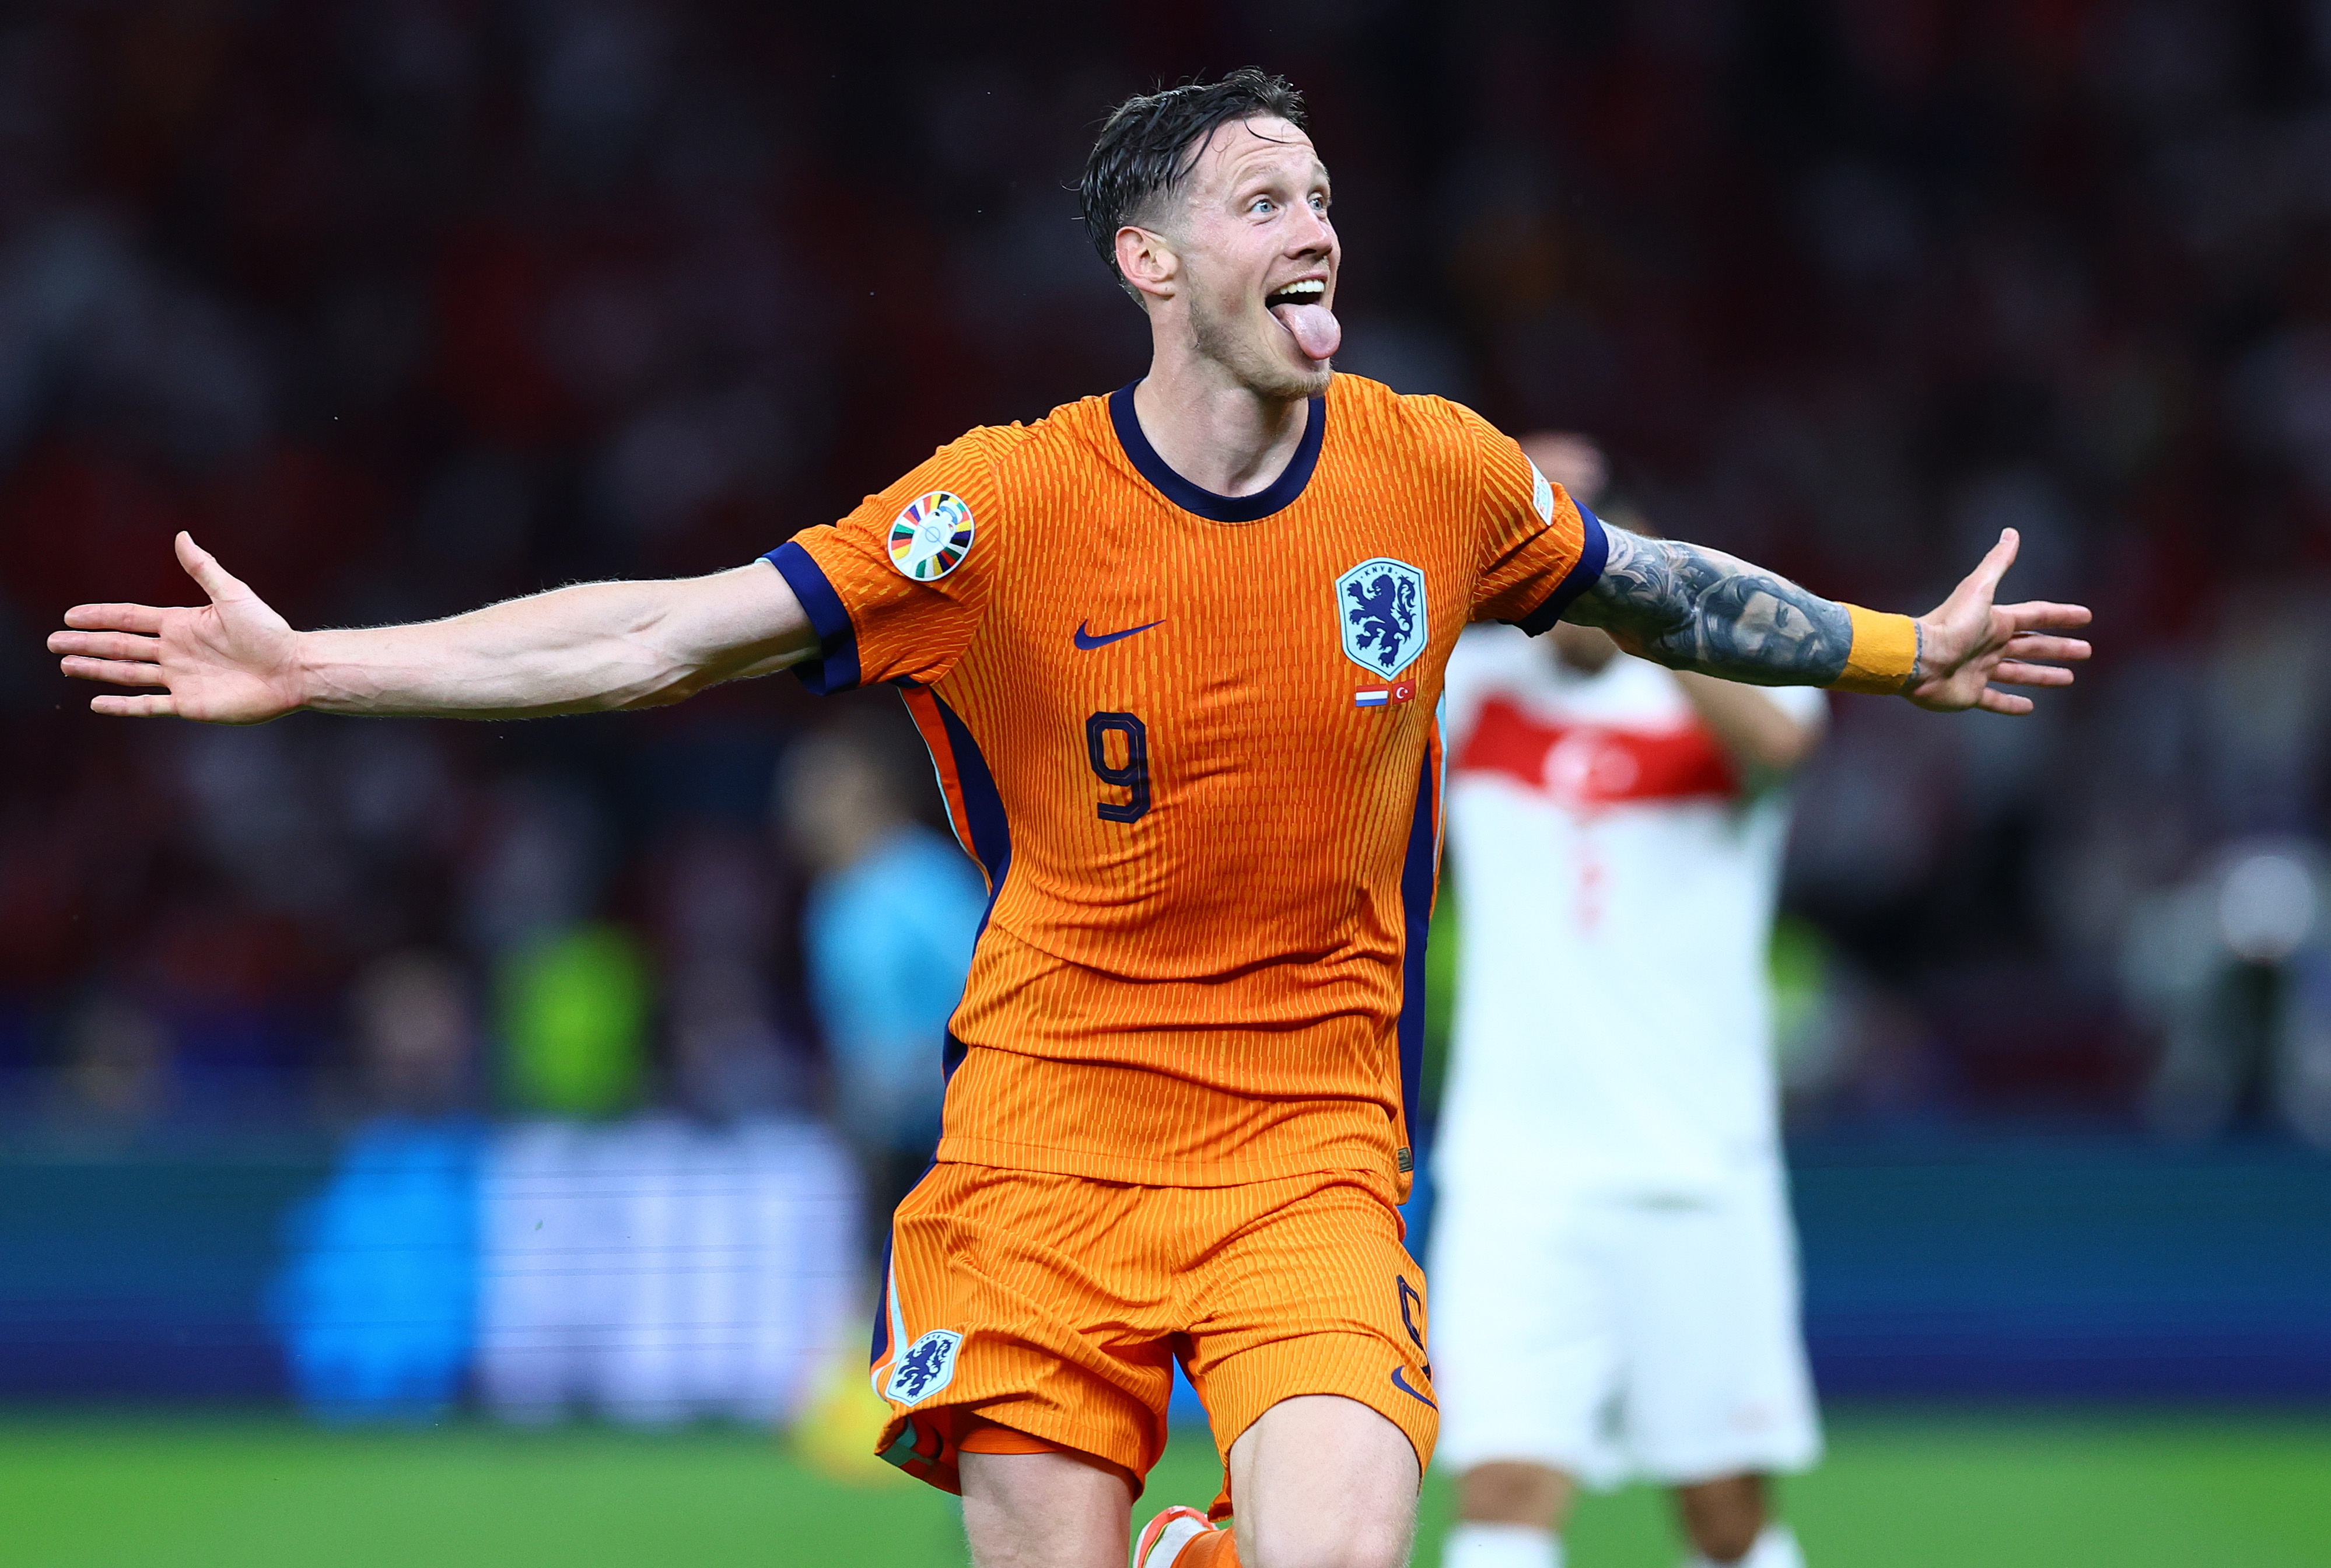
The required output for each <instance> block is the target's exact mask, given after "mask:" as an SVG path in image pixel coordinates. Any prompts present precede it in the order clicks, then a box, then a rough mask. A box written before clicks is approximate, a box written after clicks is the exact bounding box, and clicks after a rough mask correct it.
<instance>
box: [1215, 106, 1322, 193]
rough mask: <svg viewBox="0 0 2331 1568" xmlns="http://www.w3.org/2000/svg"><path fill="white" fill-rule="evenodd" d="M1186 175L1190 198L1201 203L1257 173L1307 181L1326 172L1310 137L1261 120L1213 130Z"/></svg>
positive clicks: (1285, 124)
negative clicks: (1280, 175)
mask: <svg viewBox="0 0 2331 1568" xmlns="http://www.w3.org/2000/svg"><path fill="white" fill-rule="evenodd" d="M1191 173H1192V176H1193V177H1192V179H1191V181H1190V195H1191V196H1192V198H1193V199H1194V200H1197V201H1201V202H1204V201H1208V200H1210V199H1213V198H1216V197H1219V196H1220V195H1223V193H1224V192H1225V190H1227V189H1228V188H1229V187H1231V186H1233V185H1239V184H1241V183H1242V182H1244V181H1246V180H1249V179H1252V178H1254V177H1255V176H1259V175H1268V174H1285V175H1290V176H1293V177H1295V178H1297V179H1299V180H1302V181H1305V182H1307V183H1308V181H1309V180H1311V179H1312V178H1313V177H1314V176H1317V177H1318V178H1321V179H1325V178H1326V177H1327V166H1326V165H1324V164H1322V163H1321V162H1320V161H1319V154H1318V149H1317V148H1315V147H1312V145H1311V138H1309V137H1308V136H1306V135H1304V134H1303V133H1302V132H1301V131H1300V130H1299V129H1297V128H1295V127H1294V126H1292V125H1289V123H1288V122H1287V121H1285V120H1283V119H1268V118H1265V119H1249V120H1240V121H1237V122H1235V123H1233V124H1230V125H1225V126H1221V127H1218V128H1216V129H1215V131H1214V134H1213V138H1211V139H1210V140H1209V141H1208V142H1207V144H1206V150H1205V152H1204V154H1203V155H1201V156H1200V157H1199V159H1198V166H1197V167H1196V168H1195V169H1194V170H1192V171H1191Z"/></svg>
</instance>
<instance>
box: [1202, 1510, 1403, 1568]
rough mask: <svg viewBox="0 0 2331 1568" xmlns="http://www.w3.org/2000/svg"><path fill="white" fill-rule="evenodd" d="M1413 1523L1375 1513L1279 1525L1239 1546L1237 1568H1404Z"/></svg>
mask: <svg viewBox="0 0 2331 1568" xmlns="http://www.w3.org/2000/svg"><path fill="white" fill-rule="evenodd" d="M1364 1515H1367V1516H1364ZM1414 1524H1415V1521H1414V1520H1413V1518H1410V1517H1408V1516H1405V1515H1402V1516H1396V1517H1395V1516H1379V1515H1375V1510H1352V1511H1349V1512H1342V1513H1336V1514H1327V1513H1322V1514H1318V1515H1315V1516H1313V1517H1311V1518H1309V1519H1287V1520H1283V1521H1280V1523H1278V1524H1277V1525H1274V1526H1272V1527H1270V1528H1267V1529H1264V1530H1260V1531H1254V1532H1251V1533H1250V1534H1249V1535H1247V1536H1246V1538H1245V1539H1243V1540H1242V1541H1241V1542H1240V1543H1239V1563H1240V1568H1405V1565H1406V1563H1407V1562H1408V1549H1409V1541H1410V1536H1411V1535H1413V1530H1414Z"/></svg>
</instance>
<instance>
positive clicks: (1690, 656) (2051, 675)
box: [1563, 524, 2088, 713]
mask: <svg viewBox="0 0 2331 1568" xmlns="http://www.w3.org/2000/svg"><path fill="white" fill-rule="evenodd" d="M1604 532H1605V533H1606V535H1607V536H1608V537H1609V540H1610V556H1609V559H1608V560H1607V561H1606V563H1605V564H1604V565H1603V575H1602V576H1601V577H1600V578H1598V579H1597V580H1596V582H1595V584H1594V586H1593V587H1591V588H1589V589H1588V590H1587V591H1586V592H1585V593H1584V594H1582V595H1581V596H1580V597H1579V599H1578V601H1577V602H1576V603H1574V604H1572V605H1571V606H1570V608H1569V610H1568V611H1567V612H1565V614H1564V617H1563V618H1564V619H1565V620H1567V621H1575V622H1580V623H1581V624H1584V625H1588V626H1601V627H1603V629H1605V630H1606V631H1608V632H1610V633H1611V635H1612V637H1613V639H1615V640H1616V641H1617V642H1618V643H1619V645H1620V646H1621V647H1622V648H1624V649H1625V650H1627V651H1628V652H1630V653H1634V654H1638V655H1640V656H1641V657H1642V658H1645V659H1648V660H1651V661H1652V662H1653V663H1655V664H1664V665H1666V666H1667V667H1668V668H1670V670H1698V671H1699V672H1700V673H1702V674H1705V675H1717V676H1721V677H1723V678H1724V679H1727V680H1738V681H1744V682H1746V683H1748V684H1751V685H1755V686H1834V685H1837V684H1840V683H1841V681H1845V680H1847V679H1848V676H1849V671H1850V667H1853V666H1857V665H1858V664H1860V663H1862V662H1866V660H1860V659H1858V658H1857V641H1856V638H1857V636H1858V635H1867V634H1869V633H1870V630H1871V629H1873V628H1874V629H1877V630H1879V631H1883V630H1885V629H1886V623H1888V622H1890V623H1891V625H1892V626H1893V627H1899V626H1900V625H1901V622H1900V621H1898V620H1896V619H1895V618H1892V617H1881V616H1872V615H1870V613H1869V612H1867V611H1859V612H1857V611H1855V610H1853V609H1852V608H1851V606H1848V605H1844V604H1841V603H1836V602H1834V601H1833V600H1829V599H1824V598H1822V596H1821V595H1820V594H1813V593H1809V592H1807V591H1806V590H1805V589H1803V588H1801V587H1799V586H1798V585H1797V584H1794V583H1792V582H1790V581H1789V580H1788V579H1787V578H1785V577H1783V576H1780V575H1777V574H1775V573H1772V572H1767V571H1765V570H1764V569H1763V568H1762V567H1759V566H1752V565H1749V564H1748V563H1747V562H1746V561H1743V560H1739V559H1737V558H1736V557H1735V556H1727V555H1726V554H1724V553H1723V552H1722V551H1720V550H1708V549H1703V548H1701V547H1700V546H1697V545H1688V544H1683V543H1681V542H1679V541H1676V540H1671V539H1652V538H1646V537H1643V536H1642V535H1641V534H1631V533H1629V532H1627V531H1626V530H1625V529H1623V528H1616V527H1609V526H1608V525H1607V524H1606V525H1605V526H1604ZM2016 544H2017V539H2016V535H2015V531H2014V530H2013V529H2012V528H2011V529H2009V530H2007V531H2006V532H2005V533H2003V534H2002V535H2001V536H2000V541H1999V543H1998V545H1997V546H1994V547H1993V550H1992V552H1991V554H1990V555H1988V556H1984V560H1983V563H1982V564H1981V565H1978V566H1977V567H1976V568H1975V569H1974V572H1973V573H1972V574H1970V575H1968V577H1967V578H1966V580H1965V582H1963V583H1961V584H1959V585H1958V587H1957V589H1956V590H1955V591H1954V592H1953V593H1952V594H1951V596H1950V597H1949V598H1948V599H1946V600H1945V601H1944V602H1943V603H1942V604H1941V605H1939V606H1938V607H1936V609H1935V610H1934V612H1933V613H1930V614H1927V615H1922V616H1920V617H1918V618H1917V620H1916V621H1914V622H1910V628H1909V634H1910V636H1911V637H1912V638H1914V639H1915V641H1914V642H1911V643H1909V644H1907V645H1906V653H1907V655H1908V656H1907V657H1906V658H1905V659H1904V660H1903V661H1902V662H1903V664H1904V665H1905V666H1907V672H1906V673H1904V674H1902V675H1901V677H1900V679H1899V683H1898V685H1897V684H1893V683H1891V682H1889V689H1894V690H1898V692H1899V693H1900V694H1901V695H1902V696H1904V697H1907V698H1909V699H1910V700H1911V701H1913V702H1915V703H1917V704H1918V706H1920V707H1921V708H1936V709H1942V710H1952V709H1957V708H1988V709H1990V710H1991V711H1992V712H1994V713H2029V712H2031V698H2026V697H2019V696H2016V695H2013V694H2012V693H2009V692H2005V691H2000V690H1997V689H1994V688H1993V684H1992V683H1993V682H1994V681H1998V682H2001V683H2003V684H2007V685H2015V686H2069V685H2070V684H2071V682H2072V672H2071V671H2070V670H2064V669H2060V668H2059V667H2057V666H2056V665H2052V664H2035V663H2032V662H2031V660H2037V659H2051V660H2080V659H2086V658H2087V657H2088V644H2087V643H2086V642H2084V641H2079V640H2077V639H2074V638H2069V637H2058V636H2052V635H2049V634H2048V633H2050V632H2055V631H2059V630H2064V629H2069V628H2071V627H2075V626H2084V625H2086V624H2087V623H2088V611H2087V610H2086V609H2085V608H2083V607H2081V606H2080V605H2078V604H2052V603H2045V602H2043V601H2033V602H2031V603H2023V604H1998V603H1993V600H1994V598H1995V597H1996V594H1997V593H1998V588H1999V580H2000V578H2001V577H2002V576H2003V575H2005V573H2006V571H2007V568H2008V566H2009V565H2011V564H2012V563H2013V561H2014V559H2015V550H2016ZM1849 683H1851V682H1849ZM1864 689H1867V688H1864Z"/></svg>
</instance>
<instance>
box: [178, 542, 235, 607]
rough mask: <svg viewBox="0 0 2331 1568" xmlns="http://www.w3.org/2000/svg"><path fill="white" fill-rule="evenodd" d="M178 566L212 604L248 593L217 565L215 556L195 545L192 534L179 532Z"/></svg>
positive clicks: (225, 570)
mask: <svg viewBox="0 0 2331 1568" xmlns="http://www.w3.org/2000/svg"><path fill="white" fill-rule="evenodd" d="M178 565H181V566H184V567H185V568H186V575H187V576H189V577H192V578H193V579H194V580H195V584H197V585H199V586H200V587H201V589H202V591H203V592H204V593H205V594H209V595H210V599H211V603H214V604H215V603H218V602H219V601H220V600H221V599H227V598H232V597H233V596H234V595H236V594H246V593H249V592H250V590H249V589H247V588H245V587H244V586H243V584H241V583H240V582H238V581H237V580H236V579H235V578H234V577H233V575H230V574H229V573H228V571H227V569H226V568H225V567H224V566H222V565H219V564H218V557H217V556H214V555H212V554H211V553H210V552H209V551H208V550H205V549H204V548H203V547H202V546H200V545H197V544H196V543H195V537H194V535H192V534H189V533H185V532H181V533H180V534H179V535H178Z"/></svg>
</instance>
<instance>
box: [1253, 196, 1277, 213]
mask: <svg viewBox="0 0 2331 1568" xmlns="http://www.w3.org/2000/svg"><path fill="white" fill-rule="evenodd" d="M1246 210H1247V211H1248V212H1250V213H1275V212H1277V211H1278V210H1279V204H1278V203H1277V202H1274V201H1272V200H1271V199H1270V197H1269V196H1257V197H1255V198H1254V200H1253V201H1251V202H1249V203H1248V204H1247V209H1246Z"/></svg>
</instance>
